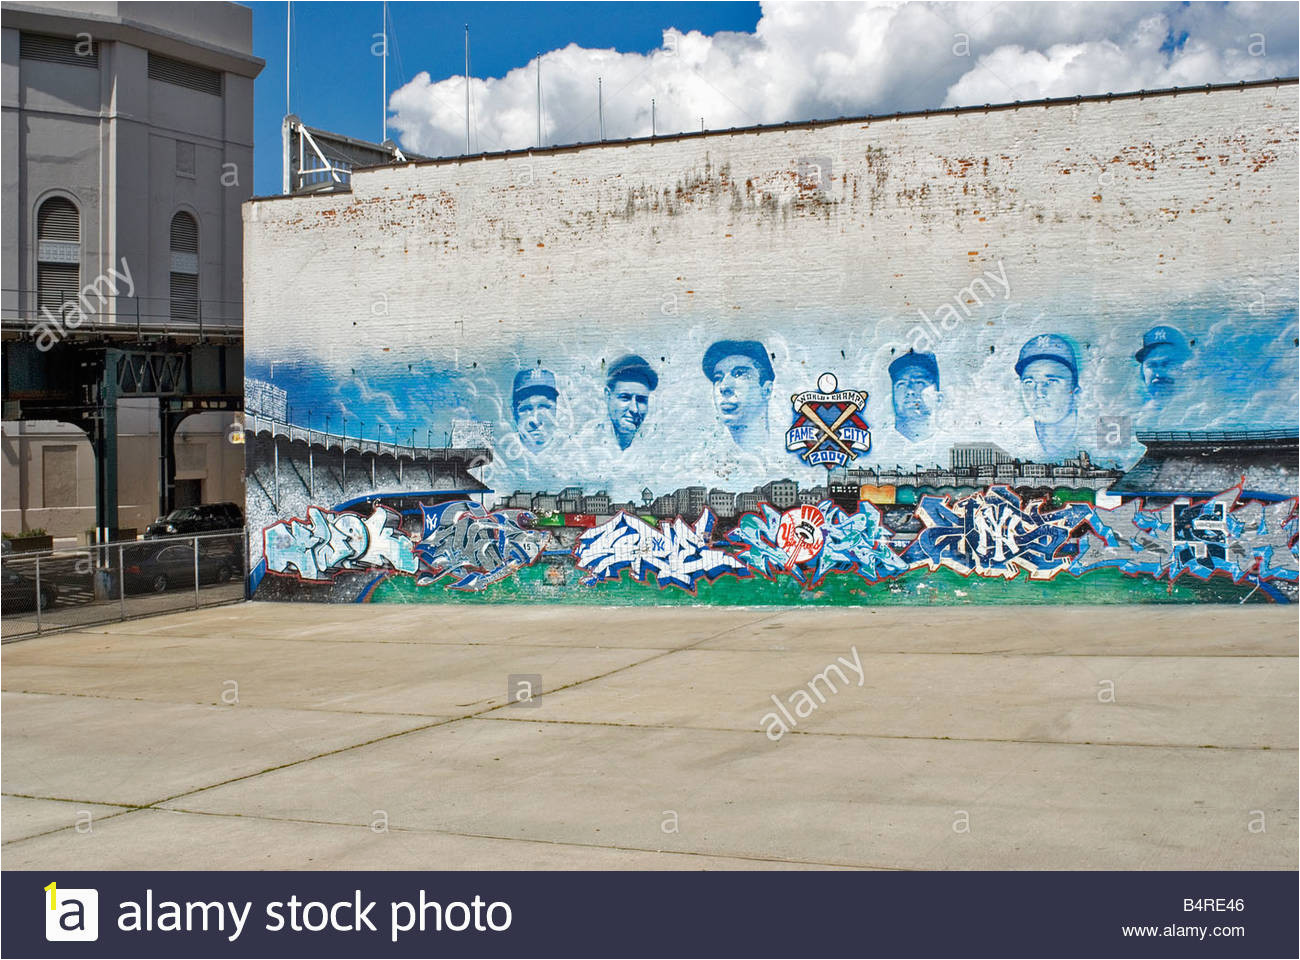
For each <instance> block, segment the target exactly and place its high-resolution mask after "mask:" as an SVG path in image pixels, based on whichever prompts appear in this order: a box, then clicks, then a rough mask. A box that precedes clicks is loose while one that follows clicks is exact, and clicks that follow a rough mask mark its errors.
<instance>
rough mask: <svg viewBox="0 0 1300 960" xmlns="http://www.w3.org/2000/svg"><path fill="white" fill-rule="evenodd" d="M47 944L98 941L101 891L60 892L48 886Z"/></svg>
mask: <svg viewBox="0 0 1300 960" xmlns="http://www.w3.org/2000/svg"><path fill="white" fill-rule="evenodd" d="M41 905H42V907H43V908H44V910H45V939H46V940H98V939H99V891H98V890H91V889H90V888H89V887H87V888H84V889H79V890H60V889H59V885H58V884H57V883H51V884H48V885H47V886H46V887H45V893H44V895H43V897H42V904H41Z"/></svg>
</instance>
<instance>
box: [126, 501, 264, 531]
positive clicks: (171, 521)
mask: <svg viewBox="0 0 1300 960" xmlns="http://www.w3.org/2000/svg"><path fill="white" fill-rule="evenodd" d="M243 526H244V512H243V511H242V510H240V509H239V507H238V506H237V505H235V504H233V503H201V504H199V505H198V506H195V507H179V508H177V509H176V510H173V511H172V512H171V513H169V514H167V516H165V517H159V518H158V519H157V520H155V521H154V522H153V523H151V524H149V526H148V527H147V528H145V531H144V538H145V539H146V540H155V539H157V538H159V537H175V536H179V535H181V534H186V533H216V532H218V531H222V530H239V529H241V528H242V527H243Z"/></svg>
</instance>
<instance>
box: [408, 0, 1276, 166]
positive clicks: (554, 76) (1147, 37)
mask: <svg viewBox="0 0 1300 960" xmlns="http://www.w3.org/2000/svg"><path fill="white" fill-rule="evenodd" d="M1296 32H1297V8H1296V6H1295V5H1294V4H1289V3H1245V2H1239V3H1226V4H1217V3H1193V4H1190V5H1185V4H1181V3H1077V2H1076V3H1071V2H1066V3H1014V2H1008V3H984V2H976V3H924V2H910V3H871V2H865V3H785V2H781V3H764V4H763V15H762V18H761V19H760V20H759V22H758V25H757V27H756V28H755V31H754V32H753V33H726V32H724V33H715V34H712V35H705V34H701V33H699V32H698V31H691V32H690V33H685V34H683V33H681V32H680V31H678V30H676V29H674V28H671V27H668V28H666V29H665V30H664V45H663V46H662V47H661V48H660V49H657V50H654V51H651V52H650V53H648V54H640V53H619V52H618V51H615V50H592V49H587V48H583V47H579V46H576V45H574V44H570V45H569V46H567V47H565V48H563V49H561V50H553V51H551V52H549V53H546V54H544V55H543V57H542V86H543V102H544V125H543V140H544V142H545V143H547V144H554V143H575V142H582V141H591V140H595V139H597V138H598V136H599V124H598V116H597V110H596V101H597V94H596V89H597V78H598V77H599V78H601V80H602V83H603V88H604V102H605V111H604V115H605V135H606V137H607V138H609V139H621V138H623V137H634V136H646V135H648V134H649V133H650V124H651V106H650V102H651V99H652V98H653V99H654V101H655V127H656V129H657V131H658V132H659V133H673V132H678V131H682V130H697V129H699V126H700V118H701V117H703V119H704V123H705V125H706V126H707V127H708V128H710V129H719V128H721V129H725V128H727V127H733V126H746V125H749V124H755V123H780V122H783V121H787V120H791V121H793V120H807V119H819V118H832V117H838V116H854V115H861V114H867V113H892V112H894V111H896V110H914V109H924V108H931V107H940V106H955V105H966V104H980V103H999V102H1006V101H1011V100H1030V99H1033V98H1036V97H1045V96H1050V97H1060V96H1074V95H1075V94H1089V93H1106V92H1108V91H1113V92H1116V93H1118V92H1120V91H1125V90H1138V89H1143V88H1145V89H1153V88H1157V87H1167V86H1190V85H1198V84H1204V83H1218V82H1225V81H1237V80H1251V79H1258V78H1266V77H1274V76H1291V75H1294V74H1295V73H1296V60H1297V41H1296ZM470 90H471V96H472V103H473V109H472V111H471V117H472V121H473V122H472V125H471V126H472V128H473V131H474V133H473V135H472V138H471V144H470V146H471V150H472V151H473V152H478V151H480V150H502V149H516V148H521V147H528V146H533V145H534V144H535V143H536V139H537V132H536V131H537V114H536V96H537V87H536V61H532V62H530V63H528V64H526V65H523V66H520V67H519V68H517V69H514V70H511V71H510V72H509V73H507V74H506V75H505V76H504V77H493V78H478V77H471V81H470ZM389 105H390V108H391V110H392V112H393V114H394V118H393V120H392V121H391V124H392V126H393V127H394V128H395V129H396V130H397V131H399V133H400V137H401V143H402V145H403V146H404V147H406V148H407V149H408V150H412V151H415V152H417V153H422V154H429V155H451V154H459V153H462V152H464V149H465V81H464V79H463V78H462V77H449V78H447V79H444V80H440V81H437V82H434V81H433V80H432V78H431V77H430V76H429V74H428V73H427V72H422V73H420V74H419V75H417V76H416V77H415V78H414V79H413V80H411V82H410V83H407V84H406V85H405V86H403V87H401V88H400V89H398V90H396V91H395V92H394V93H393V94H392V97H391V99H390V101H389Z"/></svg>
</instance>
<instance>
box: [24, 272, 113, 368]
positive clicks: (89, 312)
mask: <svg viewBox="0 0 1300 960" xmlns="http://www.w3.org/2000/svg"><path fill="white" fill-rule="evenodd" d="M120 283H124V284H125V285H126V293H122V292H121V288H120V287H119V284H120ZM121 296H127V297H133V296H135V281H134V280H133V279H132V278H131V265H130V264H129V263H127V262H126V257H123V258H122V269H121V270H118V269H116V268H115V267H109V268H108V271H107V272H105V273H101V274H100V275H99V276H97V277H96V278H95V279H94V280H92V281H91V282H90V283H88V284H86V285H85V286H84V287H82V288H81V292H80V293H79V294H77V296H76V297H75V298H72V299H69V300H65V301H63V303H62V304H61V305H60V306H59V308H58V310H57V311H51V310H50V308H49V307H48V306H44V307H41V312H40V316H39V318H38V319H37V320H36V322H35V323H33V324H32V327H31V330H30V331H28V332H29V333H30V334H31V336H32V337H34V338H35V339H36V348H37V349H38V350H41V351H45V350H49V349H50V348H51V347H53V346H54V345H55V344H56V343H58V342H59V341H60V340H62V339H63V338H64V337H66V336H67V335H68V333H69V332H70V331H72V330H76V329H77V328H78V327H80V326H81V325H82V324H83V323H85V322H86V321H87V320H89V319H90V318H91V316H93V315H94V314H95V312H96V311H98V310H101V309H103V307H104V306H105V305H106V304H107V303H108V298H109V297H121Z"/></svg>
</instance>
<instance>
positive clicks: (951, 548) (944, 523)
mask: <svg viewBox="0 0 1300 960" xmlns="http://www.w3.org/2000/svg"><path fill="white" fill-rule="evenodd" d="M916 515H917V517H919V518H920V520H921V522H922V524H924V529H923V530H922V531H921V533H920V534H919V535H918V536H917V538H916V540H914V541H913V542H912V544H911V545H910V546H908V548H907V549H906V550H905V551H903V559H904V560H906V561H907V562H908V564H909V566H911V567H913V568H917V567H926V568H928V569H929V570H932V571H933V570H937V569H939V567H940V566H944V567H947V568H948V569H950V570H953V571H955V572H956V573H959V574H961V575H962V576H963V577H968V576H970V575H971V574H976V575H977V576H981V577H1004V578H1006V579H1007V580H1013V579H1015V578H1016V577H1017V576H1019V575H1020V574H1021V573H1022V572H1023V573H1025V574H1026V575H1028V576H1029V577H1030V578H1031V579H1035V580H1039V579H1051V578H1052V577H1054V576H1056V575H1057V574H1058V573H1060V572H1061V571H1062V570H1065V569H1068V568H1069V566H1070V564H1071V562H1072V561H1073V560H1074V559H1075V556H1076V551H1077V549H1078V544H1077V541H1072V540H1071V532H1072V531H1073V530H1074V529H1075V528H1076V527H1078V526H1079V525H1080V524H1085V523H1088V522H1090V521H1091V520H1092V519H1093V517H1095V515H1096V510H1095V508H1094V507H1093V506H1092V504H1089V503H1070V504H1065V505H1064V506H1060V507H1058V508H1056V509H1045V508H1044V505H1043V503H1042V502H1041V501H1034V502H1032V503H1030V504H1028V505H1027V506H1026V505H1025V504H1023V503H1022V501H1021V499H1020V497H1019V496H1017V495H1016V493H1015V492H1014V491H1013V490H1010V489H1008V488H1007V487H991V488H990V489H989V490H988V491H986V492H983V493H976V494H972V495H971V496H968V497H962V498H961V499H960V500H958V501H957V502H956V503H955V504H954V503H950V502H949V501H948V498H947V497H935V496H924V497H922V498H921V502H920V503H919V504H917V507H916Z"/></svg>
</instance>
